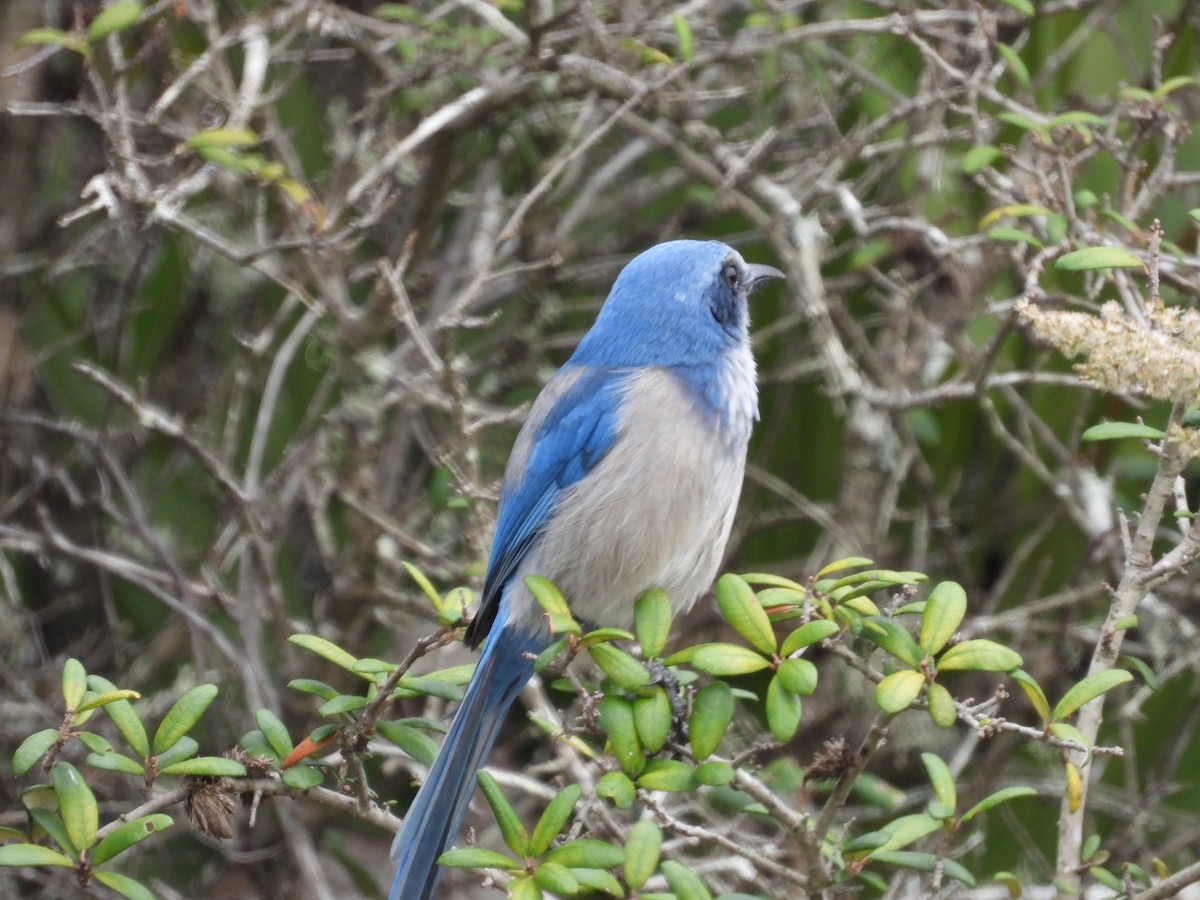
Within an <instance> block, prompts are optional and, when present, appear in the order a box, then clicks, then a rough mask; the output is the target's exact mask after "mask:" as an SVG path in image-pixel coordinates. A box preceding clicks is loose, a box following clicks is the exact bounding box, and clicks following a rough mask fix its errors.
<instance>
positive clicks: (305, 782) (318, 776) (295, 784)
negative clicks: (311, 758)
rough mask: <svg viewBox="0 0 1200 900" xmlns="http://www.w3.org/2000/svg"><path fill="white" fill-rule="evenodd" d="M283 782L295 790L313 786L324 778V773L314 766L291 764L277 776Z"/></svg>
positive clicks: (307, 788) (304, 789) (303, 789)
mask: <svg viewBox="0 0 1200 900" xmlns="http://www.w3.org/2000/svg"><path fill="white" fill-rule="evenodd" d="M279 777H280V778H281V779H282V781H283V783H284V784H286V785H287V786H288V787H290V788H293V789H294V790H297V791H307V790H309V789H310V788H315V787H316V786H317V785H318V784H320V783H321V782H322V781H324V780H325V773H324V772H323V771H322V770H321V769H319V768H317V767H316V766H292V767H291V768H290V769H285V770H284V772H283V774H281V775H280V776H279Z"/></svg>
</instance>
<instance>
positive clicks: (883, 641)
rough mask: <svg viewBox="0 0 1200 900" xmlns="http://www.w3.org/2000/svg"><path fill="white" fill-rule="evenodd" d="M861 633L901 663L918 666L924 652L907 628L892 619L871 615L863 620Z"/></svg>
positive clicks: (923, 656)
mask: <svg viewBox="0 0 1200 900" xmlns="http://www.w3.org/2000/svg"><path fill="white" fill-rule="evenodd" d="M863 634H864V635H866V636H867V637H868V638H869V639H870V640H871V641H873V642H874V643H876V644H878V645H879V646H880V647H882V648H883V649H884V650H886V651H887V652H888V653H890V654H892V656H894V657H896V659H898V660H900V661H901V662H902V663H905V664H907V665H910V666H912V667H913V668H914V669H915V668H918V667H920V665H921V661H922V660H924V659H925V653H923V652H922V651H921V648H920V647H918V646H917V642H916V641H915V640H913V636H912V635H911V634H909V632H908V629H907V628H905V627H904V626H903V625H901V624H900V623H899V622H897V621H895V620H894V619H889V618H886V617H884V616H871V617H870V618H869V619H866V620H864V621H863Z"/></svg>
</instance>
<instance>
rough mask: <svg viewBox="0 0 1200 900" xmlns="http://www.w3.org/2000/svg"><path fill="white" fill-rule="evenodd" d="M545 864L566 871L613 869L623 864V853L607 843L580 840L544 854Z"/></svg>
mask: <svg viewBox="0 0 1200 900" xmlns="http://www.w3.org/2000/svg"><path fill="white" fill-rule="evenodd" d="M634 827H635V828H636V827H637V826H636V825H635V826H634ZM546 862H552V863H555V864H556V865H560V866H566V867H567V868H568V869H615V868H616V867H617V866H619V865H622V864H623V863H624V862H625V851H624V850H622V849H621V848H620V847H614V846H613V845H612V844H610V843H609V842H608V841H600V840H596V839H595V838H581V839H579V840H577V841H568V842H567V843H565V844H563V845H561V846H559V847H555V848H554V849H553V850H551V851H550V852H549V853H547V854H546Z"/></svg>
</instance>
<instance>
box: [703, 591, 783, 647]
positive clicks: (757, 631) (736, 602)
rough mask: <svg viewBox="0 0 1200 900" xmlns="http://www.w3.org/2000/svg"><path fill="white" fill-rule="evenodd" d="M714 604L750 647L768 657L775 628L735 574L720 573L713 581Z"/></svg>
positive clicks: (752, 594) (773, 640) (774, 645)
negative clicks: (715, 594) (714, 590)
mask: <svg viewBox="0 0 1200 900" xmlns="http://www.w3.org/2000/svg"><path fill="white" fill-rule="evenodd" d="M717 606H719V607H720V608H721V615H723V616H724V617H725V619H726V621H728V622H729V624H730V625H732V626H733V630H734V631H736V632H737V633H738V634H740V635H741V636H742V637H744V638H745V639H746V641H747V643H749V644H750V646H752V647H754V648H755V649H756V650H758V651H759V652H760V653H763V654H766V655H768V656H773V655H774V654H775V647H776V642H775V630H774V629H773V628H772V627H771V619H770V618H769V617H768V616H767V613H766V611H765V610H764V609H763V608H762V604H761V603H759V602H758V597H756V596H755V595H754V589H753V588H751V587H750V585H748V584H746V582H745V581H743V580H742V579H741V578H739V577H738V576H737V575H722V576H721V578H720V580H719V581H718V582H717Z"/></svg>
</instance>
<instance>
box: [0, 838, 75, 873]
mask: <svg viewBox="0 0 1200 900" xmlns="http://www.w3.org/2000/svg"><path fill="white" fill-rule="evenodd" d="M74 865H75V863H74V862H72V861H71V859H70V858H69V857H66V856H63V855H62V854H61V853H59V852H58V851H57V850H51V849H50V848H49V847H42V846H39V845H38V844H5V845H4V846H3V847H0V866H9V867H14V866H61V867H63V868H65V869H69V868H71V867H73V866H74Z"/></svg>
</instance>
